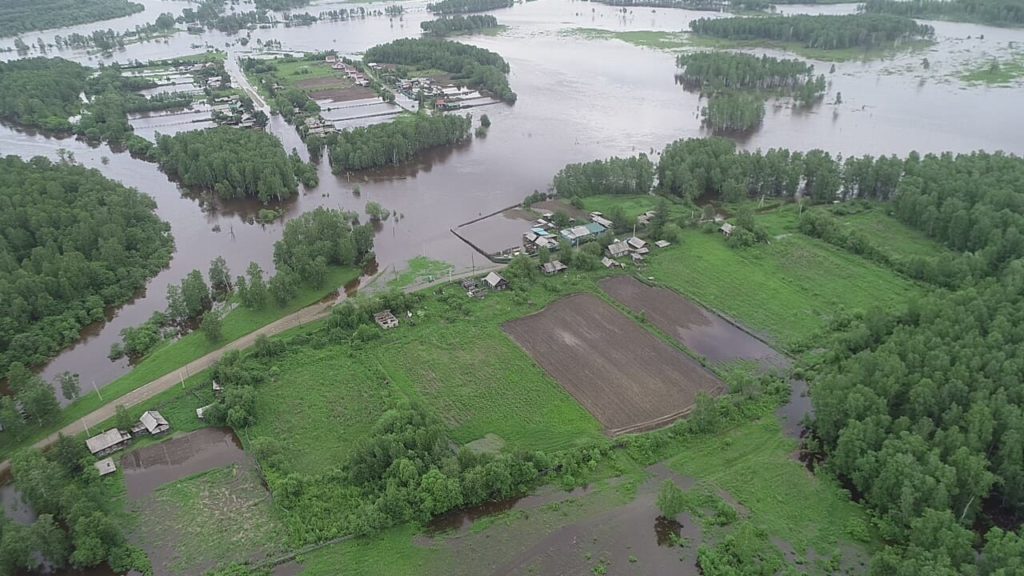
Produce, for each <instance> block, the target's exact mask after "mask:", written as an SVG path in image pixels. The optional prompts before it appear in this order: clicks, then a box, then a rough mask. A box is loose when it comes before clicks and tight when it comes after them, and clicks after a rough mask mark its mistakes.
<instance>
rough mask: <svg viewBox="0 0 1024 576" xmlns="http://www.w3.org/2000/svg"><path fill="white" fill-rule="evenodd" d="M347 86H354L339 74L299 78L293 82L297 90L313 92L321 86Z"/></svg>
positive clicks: (330, 87)
mask: <svg viewBox="0 0 1024 576" xmlns="http://www.w3.org/2000/svg"><path fill="white" fill-rule="evenodd" d="M349 86H355V84H353V83H352V81H351V80H349V79H348V78H345V77H344V76H341V75H340V74H339V75H338V76H321V77H320V78H308V79H306V80H299V81H298V82H296V83H295V87H296V88H298V89H299V90H304V91H306V92H313V91H316V90H318V89H321V88H327V89H333V88H339V89H340V88H347V87H349Z"/></svg>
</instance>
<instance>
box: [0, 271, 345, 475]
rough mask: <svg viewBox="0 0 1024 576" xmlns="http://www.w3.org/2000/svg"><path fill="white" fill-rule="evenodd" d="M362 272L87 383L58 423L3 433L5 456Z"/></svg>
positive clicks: (335, 274)
mask: <svg viewBox="0 0 1024 576" xmlns="http://www.w3.org/2000/svg"><path fill="white" fill-rule="evenodd" d="M359 274H360V272H359V271H358V270H356V269H354V268H337V267H334V268H330V269H329V270H328V275H327V280H326V281H325V282H324V286H325V287H324V288H310V287H308V286H303V287H302V288H301V289H300V290H299V292H298V294H296V296H295V297H294V298H292V300H291V301H289V302H288V304H286V305H285V306H276V305H274V304H268V305H267V307H266V308H264V309H263V310H249V309H247V308H243V307H241V306H238V307H236V308H235V309H234V310H232V311H231V313H230V314H228V315H227V316H225V317H224V322H223V338H222V339H221V340H220V341H218V342H216V343H214V342H210V341H209V339H207V338H206V336H205V335H204V334H202V333H201V332H193V333H191V334H188V335H187V336H185V337H183V338H181V339H179V340H176V341H173V342H166V343H164V344H163V345H161V346H160V347H159V348H157V349H156V350H155V351H153V352H151V353H150V354H149V355H148V356H146V357H145V358H144V359H143V360H142V361H141V362H139V364H138V365H137V366H135V368H134V369H133V370H132V371H131V372H129V373H128V374H125V375H124V376H122V377H121V378H118V379H117V380H114V381H113V382H111V383H110V384H107V385H106V386H103V387H102V388H101V389H100V392H99V394H97V393H96V392H91V393H88V392H89V391H88V388H87V387H85V386H83V393H85V394H84V395H83V396H82V397H81V398H79V399H78V400H76V401H75V402H74V403H72V404H71V405H69V406H68V407H67V408H65V409H64V410H63V412H61V415H60V418H59V419H58V420H57V421H56V422H54V423H53V424H51V425H49V426H45V427H43V428H37V429H35V430H33V431H32V432H31V433H30V434H27V435H26V436H24V437H22V438H21V439H19V440H15V439H13V438H10V437H8V436H7V435H0V457H2V458H7V457H9V456H10V455H11V453H12V452H13V451H14V450H17V449H19V448H22V447H25V446H28V445H30V444H32V443H34V442H36V441H38V440H40V439H42V438H45V437H46V436H49V435H50V434H52V433H54V432H56V431H57V430H59V429H60V428H63V427H64V426H67V425H68V424H71V423H72V422H74V421H75V420H78V419H79V418H81V417H82V416H85V415H86V414H89V413H90V412H92V411H93V410H96V409H97V408H100V407H101V406H104V405H106V404H109V403H111V402H114V401H116V400H117V399H118V398H120V397H121V396H124V395H125V394H127V393H129V392H131V391H132V390H135V389H136V388H139V387H140V386H143V385H144V384H147V383H149V382H151V381H152V380H155V379H157V378H159V377H161V376H164V375H166V374H170V373H171V372H174V371H175V370H178V369H180V368H181V367H182V366H184V365H186V364H188V363H189V362H192V361H193V360H197V359H199V358H202V357H203V356H205V355H206V354H209V353H210V352H213V351H214V350H217V349H219V348H221V347H222V346H224V345H225V344H228V343H229V342H233V341H235V340H237V339H239V338H241V337H242V336H245V335H247V334H250V333H252V332H253V331H255V330H258V329H259V328H262V327H263V326H266V325H267V324H270V323H272V322H275V321H277V320H279V319H281V318H283V317H285V316H287V315H289V314H291V313H293V312H295V311H297V310H300V309H302V308H305V307H306V306H309V305H311V304H314V303H315V302H317V301H319V300H320V299H322V298H323V297H324V296H326V295H327V294H330V293H332V292H334V291H335V290H337V288H338V287H339V286H343V285H344V284H345V283H347V282H349V281H350V280H353V279H355V278H358V277H359Z"/></svg>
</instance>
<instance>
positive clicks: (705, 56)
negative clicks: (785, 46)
mask: <svg viewBox="0 0 1024 576" xmlns="http://www.w3.org/2000/svg"><path fill="white" fill-rule="evenodd" d="M676 65H677V66H678V67H680V68H682V72H680V73H679V74H677V75H676V80H677V81H679V82H681V83H682V84H683V86H684V87H685V88H686V89H688V90H700V92H701V93H703V94H705V95H706V96H707V97H708V104H707V106H705V107H704V108H703V109H702V110H701V114H702V115H703V117H704V123H705V125H707V126H709V127H710V128H711V129H712V130H713V131H714V132H716V133H719V132H746V131H749V130H752V129H754V128H757V127H758V126H760V125H761V121H762V120H763V119H764V99H765V98H766V97H769V96H791V97H793V99H794V100H796V101H797V102H798V103H799V104H801V105H805V106H806V105H810V104H812V103H814V102H815V101H817V100H819V99H820V98H821V96H822V95H823V94H824V93H825V86H826V84H825V76H824V75H818V76H817V77H815V76H814V67H813V66H811V65H810V64H807V63H806V62H803V61H801V60H786V59H782V60H780V59H778V58H773V57H770V56H767V55H764V56H761V57H757V56H753V55H751V54H741V53H733V52H697V53H693V54H680V55H679V56H678V57H677V58H676Z"/></svg>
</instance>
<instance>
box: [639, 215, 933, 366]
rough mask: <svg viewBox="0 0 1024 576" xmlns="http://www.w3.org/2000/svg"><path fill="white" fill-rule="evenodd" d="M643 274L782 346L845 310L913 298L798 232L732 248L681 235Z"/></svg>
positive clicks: (905, 285) (854, 259) (887, 276)
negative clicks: (765, 242)
mask: <svg viewBox="0 0 1024 576" xmlns="http://www.w3.org/2000/svg"><path fill="white" fill-rule="evenodd" d="M644 274H645V275H649V276H652V277H654V278H655V280H657V281H658V282H661V283H662V284H665V285H667V286H669V287H671V288H674V289H676V290H679V291H680V292H682V293H683V294H686V295H687V296H690V297H692V298H694V299H695V300H697V301H699V302H701V303H702V304H704V305H705V306H709V307H711V308H712V309H715V310H719V311H721V312H723V313H725V314H727V315H729V316H731V317H732V318H734V319H735V320H737V321H739V322H741V323H742V324H744V325H745V326H746V327H747V328H750V329H752V330H755V331H757V332H759V333H761V334H762V335H764V336H765V337H767V338H768V340H770V341H772V342H774V343H775V344H776V345H777V346H781V347H782V348H783V349H787V348H792V347H794V346H796V345H798V344H801V343H808V342H807V340H808V339H810V338H811V337H813V336H814V335H815V334H817V333H818V332H819V331H821V330H822V329H823V328H824V327H825V326H826V324H827V323H828V321H829V320H830V319H831V318H833V317H834V316H835V315H836V314H837V313H839V312H842V311H852V310H858V309H860V310H863V309H867V308H870V307H872V306H894V305H899V304H902V303H904V302H906V301H907V299H908V298H910V297H911V296H913V295H915V294H918V293H919V292H920V288H918V287H917V286H916V285H915V284H913V283H912V282H910V281H909V280H906V279H904V278H903V277H901V276H898V275H897V274H896V273H894V272H891V271H889V270H887V269H885V268H882V267H880V266H878V265H875V264H873V263H871V262H869V261H867V260H865V259H863V258H861V257H859V256H855V255H853V254H850V253H847V252H844V251H842V250H840V249H838V248H834V247H832V246H829V245H828V244H825V243H824V242H820V241H818V240H815V239H812V238H808V237H806V236H802V235H797V234H794V235H790V236H783V237H782V238H776V239H774V240H772V243H771V245H767V246H766V245H759V246H754V247H750V248H743V249H732V248H730V247H729V246H727V245H726V243H725V240H724V239H723V238H722V237H721V235H719V234H707V233H702V232H698V231H695V230H686V231H684V233H683V235H682V238H681V242H680V243H679V245H677V246H673V247H671V248H667V249H665V250H658V251H656V252H654V253H653V254H652V257H651V258H650V264H649V266H648V268H647V270H646V271H645V272H644Z"/></svg>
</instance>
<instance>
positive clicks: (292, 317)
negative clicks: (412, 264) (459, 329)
mask: <svg viewBox="0 0 1024 576" xmlns="http://www.w3.org/2000/svg"><path fill="white" fill-rule="evenodd" d="M501 268H503V266H488V267H485V268H477V269H476V270H473V271H467V272H464V273H461V274H456V275H453V276H451V278H450V280H452V281H455V280H461V279H462V278H465V277H467V276H475V275H478V274H481V273H482V272H489V271H492V270H500V269H501ZM448 281H449V278H448V277H445V278H439V279H437V280H435V281H433V282H429V283H417V284H413V285H411V286H408V287H406V288H405V292H417V291H419V290H423V289H426V288H430V287H433V286H437V285H439V284H444V283H446V282H448ZM343 300H344V298H342V299H340V300H338V301H336V302H331V303H329V304H324V303H321V302H318V303H316V304H313V305H311V306H307V307H305V308H303V309H301V310H299V311H297V312H293V313H292V314H289V315H288V316H285V317H284V318H281V319H279V320H277V321H275V322H271V323H270V324H267V325H266V326H264V327H262V328H259V329H257V330H255V331H253V332H250V333H249V334H246V335H245V336H242V337H241V338H239V339H237V340H234V341H232V342H230V343H228V344H225V345H224V346H223V347H222V348H218V349H217V350H214V351H213V352H210V353H209V354H207V355H206V356H203V357H201V358H199V359H196V360H193V361H191V362H189V363H188V364H185V365H184V366H182V367H181V368H179V369H178V370H175V371H174V372H171V373H169V374H166V375H164V376H161V377H160V378H157V379H156V380H153V381H151V382H149V383H147V384H143V385H142V386H140V387H138V388H136V389H135V390H132V391H131V392H129V393H127V394H125V395H124V396H120V397H118V398H115V399H113V400H111V401H110V402H108V403H107V404H104V405H103V406H101V407H99V408H97V409H96V410H94V411H92V412H90V413H89V414H86V415H85V416H83V417H81V418H79V419H78V420H76V421H74V422H72V423H71V424H68V425H67V426H65V427H63V428H61V429H60V430H58V431H57V432H54V433H53V434H50V435H49V436H47V437H46V438H43V439H42V440H40V441H38V442H36V443H35V444H33V445H32V447H33V448H37V449H42V448H46V447H48V446H51V445H53V444H54V443H55V442H56V441H57V439H58V438H59V437H60V435H61V434H63V435H65V436H74V435H77V434H80V433H82V432H85V433H86V434H99V433H100V432H103V430H100V429H98V428H96V427H97V426H99V425H100V424H102V423H103V422H105V421H106V420H109V419H110V418H113V417H114V416H115V415H116V414H117V407H118V406H121V405H123V406H124V407H125V408H131V407H132V406H137V405H138V404H141V403H143V402H145V401H147V400H149V399H150V398H153V397H154V396H156V395H157V394H160V393H161V392H165V391H167V390H170V389H171V388H173V387H174V386H177V385H179V384H180V383H181V381H182V379H183V378H186V377H188V376H190V375H193V374H197V373H199V372H202V371H203V370H206V369H207V368H209V367H211V366H213V364H214V363H216V362H217V361H218V360H220V359H221V358H222V357H223V356H224V355H225V354H227V353H228V352H231V351H233V350H242V349H245V348H248V347H249V346H252V344H253V343H255V342H256V339H257V338H259V337H260V336H267V337H270V336H275V335H277V334H280V333H282V332H285V331H288V330H291V329H292V328H296V327H298V326H302V325H304V324H309V323H310V322H315V321H317V320H320V319H322V318H326V317H328V316H330V314H331V309H332V308H333V307H334V306H335V305H337V304H339V303H340V302H342V301H343ZM10 468H11V461H10V460H4V461H3V462H0V475H3V474H6V473H7V472H9V471H10Z"/></svg>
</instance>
